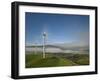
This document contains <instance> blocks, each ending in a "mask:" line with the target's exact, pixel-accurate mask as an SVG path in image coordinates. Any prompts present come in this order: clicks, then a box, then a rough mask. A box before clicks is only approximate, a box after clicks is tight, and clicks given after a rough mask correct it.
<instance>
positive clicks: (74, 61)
mask: <svg viewBox="0 0 100 81" xmlns="http://www.w3.org/2000/svg"><path fill="white" fill-rule="evenodd" d="M60 55H61V54H60ZM62 55H63V54H62ZM78 65H89V56H88V55H85V54H84V55H80V54H75V55H73V56H72V55H71V54H66V55H65V56H64V57H63V56H59V54H58V55H56V54H55V55H54V54H46V58H42V53H38V54H34V53H32V54H26V56H25V67H26V68H35V67H58V66H78Z"/></svg>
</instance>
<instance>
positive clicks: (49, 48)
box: [26, 43, 89, 54]
mask: <svg viewBox="0 0 100 81" xmlns="http://www.w3.org/2000/svg"><path fill="white" fill-rule="evenodd" d="M45 47H46V52H50V53H57V52H58V53H79V54H88V53H89V45H84V44H83V45H82V44H76V43H74V44H72V43H68V44H67V43H63V44H48V45H45ZM42 48H43V46H42V45H31V46H26V51H27V52H31V51H39V52H42V51H43V49H42Z"/></svg>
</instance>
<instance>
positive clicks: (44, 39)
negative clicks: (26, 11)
mask: <svg viewBox="0 0 100 81" xmlns="http://www.w3.org/2000/svg"><path fill="white" fill-rule="evenodd" d="M46 37H47V33H46V32H43V58H45V57H46V54H45V52H46V48H45V44H46Z"/></svg>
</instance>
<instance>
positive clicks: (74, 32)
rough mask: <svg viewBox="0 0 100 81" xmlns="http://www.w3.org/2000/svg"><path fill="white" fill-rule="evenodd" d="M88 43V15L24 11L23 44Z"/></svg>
mask: <svg viewBox="0 0 100 81" xmlns="http://www.w3.org/2000/svg"><path fill="white" fill-rule="evenodd" d="M43 32H46V33H47V38H46V43H47V44H55V43H56V44H57V43H62V44H63V43H76V42H77V43H82V44H88V43H89V16H88V15H71V14H49V13H33V12H26V13H25V44H26V45H34V44H43V36H42V34H43Z"/></svg>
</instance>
